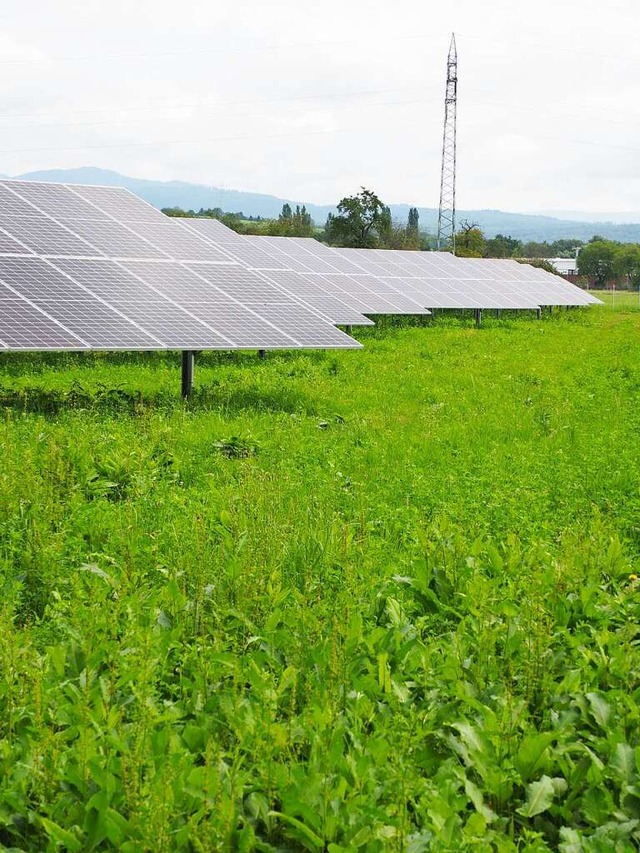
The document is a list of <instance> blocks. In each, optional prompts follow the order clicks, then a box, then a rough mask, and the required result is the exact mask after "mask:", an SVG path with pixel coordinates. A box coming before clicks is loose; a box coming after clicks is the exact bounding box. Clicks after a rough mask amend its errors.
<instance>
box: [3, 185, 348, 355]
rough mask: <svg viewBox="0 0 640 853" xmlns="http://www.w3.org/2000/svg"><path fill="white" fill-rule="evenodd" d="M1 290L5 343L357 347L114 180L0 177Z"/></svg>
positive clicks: (62, 346) (9, 346) (324, 320)
mask: <svg viewBox="0 0 640 853" xmlns="http://www.w3.org/2000/svg"><path fill="white" fill-rule="evenodd" d="M187 264H188V265H187ZM0 288H1V294H2V308H1V310H0V347H2V348H3V349H5V350H6V349H53V350H56V349H145V350H152V349H182V350H188V351H193V350H200V349H235V348H242V349H244V348H251V349H254V348H255V349H271V348H286V349H294V348H357V347H359V346H360V345H359V344H358V343H357V342H356V341H354V340H353V339H352V338H350V337H349V336H347V335H345V334H343V333H342V332H340V331H339V330H338V329H336V328H335V327H334V325H333V324H332V322H331V321H330V320H329V319H328V318H327V317H325V316H324V315H323V314H322V313H321V312H320V311H318V310H315V309H311V308H309V307H308V306H306V305H305V304H303V303H302V302H301V301H299V300H296V299H293V298H291V296H289V295H287V294H286V293H284V292H283V291H282V290H281V289H279V288H277V287H275V286H274V285H273V284H272V283H270V282H268V281H265V280H264V279H263V278H262V277H260V276H259V275H258V274H257V273H253V272H251V271H250V270H249V269H247V268H246V267H245V266H243V265H242V264H238V263H236V262H234V260H233V258H232V257H230V255H229V254H228V253H226V252H224V251H223V250H220V249H218V248H217V247H216V246H213V245H212V244H210V243H209V242H207V241H206V240H203V239H201V238H200V237H198V236H197V235H196V234H192V233H189V232H188V231H186V230H185V229H183V228H180V227H179V226H178V224H177V223H176V221H175V220H171V219H168V218H167V217H165V216H164V215H163V214H161V213H160V212H159V211H156V210H155V209H154V208H152V207H151V206H150V205H148V204H146V202H143V201H142V200H141V199H138V198H137V197H136V196H134V195H132V194H131V193H129V192H127V191H126V190H121V189H119V188H111V187H82V186H73V187H70V186H67V185H61V184H37V183H30V182H22V181H1V182H0Z"/></svg>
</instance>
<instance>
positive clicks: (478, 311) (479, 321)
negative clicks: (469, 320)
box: [476, 308, 482, 329]
mask: <svg viewBox="0 0 640 853" xmlns="http://www.w3.org/2000/svg"><path fill="white" fill-rule="evenodd" d="M481 325H482V308H476V328H477V329H479V328H480V326H481Z"/></svg>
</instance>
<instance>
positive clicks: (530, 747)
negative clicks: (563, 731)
mask: <svg viewBox="0 0 640 853" xmlns="http://www.w3.org/2000/svg"><path fill="white" fill-rule="evenodd" d="M555 738H556V735H555V734H554V733H553V732H540V733H539V732H535V733H534V734H530V735H527V736H526V737H525V738H524V739H523V740H522V743H521V744H520V749H519V750H518V752H517V754H516V756H515V759H514V762H513V763H514V764H515V768H516V770H517V771H518V773H519V774H520V777H521V779H522V781H523V782H529V781H530V780H531V778H532V777H533V776H536V775H537V774H538V773H539V772H540V770H547V769H548V768H549V763H550V762H549V751H548V747H549V745H550V744H551V743H552V742H553V740H555Z"/></svg>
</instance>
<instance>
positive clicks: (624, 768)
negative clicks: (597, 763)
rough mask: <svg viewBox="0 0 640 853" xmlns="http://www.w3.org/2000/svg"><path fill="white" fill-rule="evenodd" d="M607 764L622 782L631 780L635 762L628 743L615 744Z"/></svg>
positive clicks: (634, 772)
mask: <svg viewBox="0 0 640 853" xmlns="http://www.w3.org/2000/svg"><path fill="white" fill-rule="evenodd" d="M609 766H610V767H611V769H612V770H613V772H614V773H615V774H616V776H617V777H618V778H619V779H621V780H622V781H623V782H627V783H629V782H632V781H633V778H634V776H635V775H636V762H635V755H634V752H633V749H632V747H630V746H629V744H628V743H618V744H616V748H615V750H614V752H613V755H612V757H611V761H610V762H609Z"/></svg>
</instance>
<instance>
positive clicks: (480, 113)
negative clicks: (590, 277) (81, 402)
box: [0, 0, 640, 211]
mask: <svg viewBox="0 0 640 853" xmlns="http://www.w3.org/2000/svg"><path fill="white" fill-rule="evenodd" d="M639 25H640V3H638V0H609V2H608V3H606V4H604V3H601V2H595V0H536V2H531V0H519V2H518V0H485V2H483V3H478V2H477V0H449V2H448V3H444V2H443V3H435V2H425V0H394V1H393V2H390V0H385V2H382V0H322V2H319V3H315V4H310V3H304V2H300V0H241V2H228V0H225V2H221V1H220V0H218V2H216V0H180V2H176V0H170V2H169V0H135V2H134V0H59V2H56V3H52V2H51V0H27V2H25V0H21V2H17V0H5V3H4V4H3V5H2V7H0V70H1V72H2V73H0V126H1V129H2V133H1V138H0V172H3V173H6V174H10V175H15V174H20V173H23V172H26V171H31V170H35V169H46V168H54V167H62V168H66V167H74V166H81V165H95V166H100V167H102V168H108V169H114V170H116V171H119V172H122V173H124V174H128V175H132V176H135V177H143V178H157V179H161V180H168V179H174V178H175V179H180V180H188V181H196V182H200V183H207V184H214V185H218V186H223V187H226V188H230V189H242V190H252V191H257V192H265V193H273V194H275V195H280V196H286V197H290V198H294V199H300V200H306V201H310V202H316V203H335V202H337V201H338V200H339V199H340V198H341V197H342V196H344V195H349V194H351V193H353V192H356V191H357V190H358V188H359V187H360V186H361V185H364V186H366V187H368V188H371V189H373V190H375V191H376V192H377V193H378V194H379V195H380V196H381V197H382V198H383V199H384V201H385V202H387V203H396V202H407V203H410V204H417V205H425V206H429V207H436V206H437V204H438V193H439V173H440V146H441V137H442V120H443V110H444V106H443V99H444V81H445V70H446V56H447V50H448V46H449V39H450V34H451V32H452V31H455V32H456V37H457V42H458V53H459V80H460V82H459V105H458V141H459V149H458V151H459V157H458V167H459V168H458V205H459V207H460V208H500V209H503V210H515V211H537V210H547V211H548V210H588V211H639V210H640V55H639V54H638V51H637V36H638V30H639Z"/></svg>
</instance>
